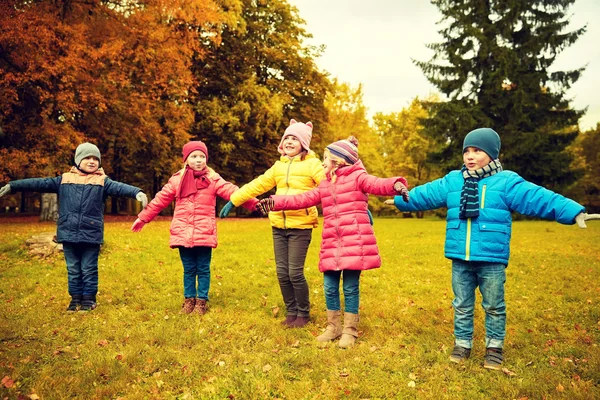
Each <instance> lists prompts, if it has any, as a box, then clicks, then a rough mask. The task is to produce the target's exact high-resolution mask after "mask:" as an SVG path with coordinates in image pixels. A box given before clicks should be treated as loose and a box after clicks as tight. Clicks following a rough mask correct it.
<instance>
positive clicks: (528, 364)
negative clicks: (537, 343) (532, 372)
mask: <svg viewBox="0 0 600 400" xmlns="http://www.w3.org/2000/svg"><path fill="white" fill-rule="evenodd" d="M530 365H533V361H529V362H528V363H527V364H525V366H526V367H529V366H530Z"/></svg>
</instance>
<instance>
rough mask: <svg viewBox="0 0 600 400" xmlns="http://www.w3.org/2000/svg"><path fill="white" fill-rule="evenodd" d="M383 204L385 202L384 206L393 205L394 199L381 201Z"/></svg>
mask: <svg viewBox="0 0 600 400" xmlns="http://www.w3.org/2000/svg"><path fill="white" fill-rule="evenodd" d="M383 204H385V205H386V206H393V205H394V199H389V200H386V201H384V202H383Z"/></svg>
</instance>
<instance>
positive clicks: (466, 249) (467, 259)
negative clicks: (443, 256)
mask: <svg viewBox="0 0 600 400" xmlns="http://www.w3.org/2000/svg"><path fill="white" fill-rule="evenodd" d="M470 252H471V218H467V244H466V248H465V261H469V258H470V257H471V254H470Z"/></svg>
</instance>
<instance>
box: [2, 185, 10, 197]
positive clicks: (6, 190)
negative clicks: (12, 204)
mask: <svg viewBox="0 0 600 400" xmlns="http://www.w3.org/2000/svg"><path fill="white" fill-rule="evenodd" d="M9 193H10V184H8V183H7V184H6V185H4V186H2V188H0V197H2V196H4V195H5V194H9Z"/></svg>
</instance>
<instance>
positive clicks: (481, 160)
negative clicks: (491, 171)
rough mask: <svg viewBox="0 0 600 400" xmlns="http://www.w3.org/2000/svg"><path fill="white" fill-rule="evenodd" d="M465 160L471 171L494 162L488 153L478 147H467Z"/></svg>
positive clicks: (464, 154)
mask: <svg viewBox="0 0 600 400" xmlns="http://www.w3.org/2000/svg"><path fill="white" fill-rule="evenodd" d="M463 162H464V163H465V167H467V169H468V170H469V171H474V170H476V169H479V168H483V167H485V166H486V165H488V164H489V163H491V162H492V159H491V158H490V156H488V154H487V153H486V152H485V151H483V150H481V149H480V148H477V147H467V148H466V149H465V151H464V152H463Z"/></svg>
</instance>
